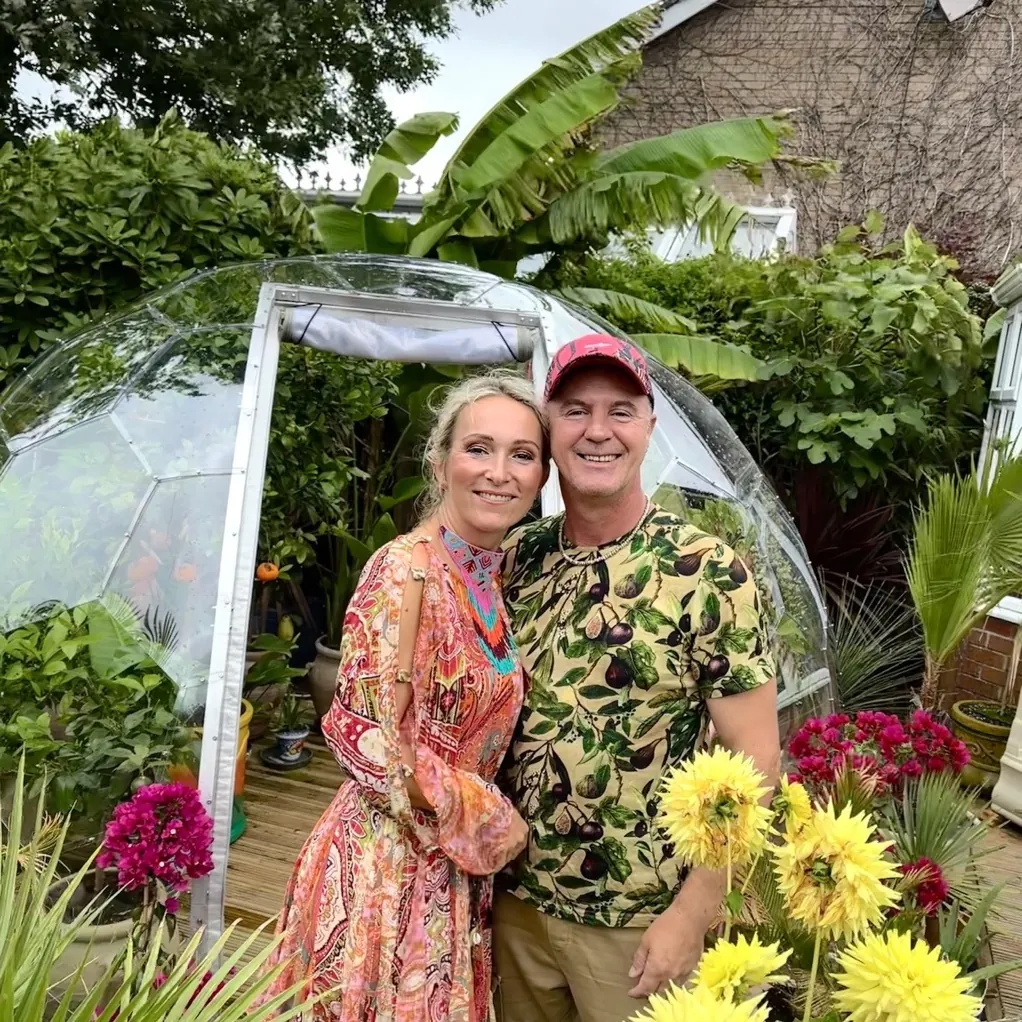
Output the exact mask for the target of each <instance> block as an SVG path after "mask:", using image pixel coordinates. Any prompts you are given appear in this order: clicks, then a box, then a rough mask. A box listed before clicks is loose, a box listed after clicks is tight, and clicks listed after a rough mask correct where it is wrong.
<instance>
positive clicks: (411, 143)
mask: <svg viewBox="0 0 1022 1022" xmlns="http://www.w3.org/2000/svg"><path fill="white" fill-rule="evenodd" d="M457 128H458V115H457V114H450V113H440V112H433V113H423V114H416V115H415V116H414V117H412V118H410V119H409V120H407V121H404V122H403V123H401V124H399V125H398V126H397V127H396V128H394V130H393V131H391V132H390V133H389V134H388V135H387V137H386V138H385V139H384V140H383V142H382V143H381V144H380V148H379V149H378V150H377V151H376V155H375V156H374V157H373V162H372V164H371V165H370V167H369V173H368V174H366V180H365V184H364V185H363V186H362V194H361V195H360V196H359V198H358V202H356V203H355V208H356V209H358V210H361V211H362V212H365V213H369V212H372V211H374V210H390V209H392V208H393V206H394V200H395V199H396V198H397V196H398V192H399V191H400V188H401V181H402V180H404V181H407V180H409V179H410V178H411V176H412V171H411V169H410V168H412V167H414V166H415V164H416V163H418V162H419V160H421V159H422V157H423V156H425V155H426V154H427V153H428V152H429V151H430V150H431V149H432V148H433V147H434V146H435V145H436V144H437V142H439V141H440V139H441V138H443V137H444V136H445V135H450V134H452V133H453V132H454V131H456V130H457Z"/></svg>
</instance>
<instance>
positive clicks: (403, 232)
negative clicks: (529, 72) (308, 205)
mask: <svg viewBox="0 0 1022 1022" xmlns="http://www.w3.org/2000/svg"><path fill="white" fill-rule="evenodd" d="M312 218H313V220H315V222H316V229H317V230H318V231H319V236H320V239H321V240H322V242H323V247H324V248H325V249H326V250H327V251H328V252H376V253H380V254H382V255H403V254H404V253H405V252H406V251H407V250H408V238H409V234H410V229H409V228H410V225H409V223H408V221H407V220H405V219H404V218H403V217H397V218H395V219H393V220H387V219H385V218H383V217H381V216H377V215H376V214H375V213H363V212H362V211H361V210H357V209H348V208H347V207H346V206H339V205H323V206H316V207H314V208H313V210H312Z"/></svg>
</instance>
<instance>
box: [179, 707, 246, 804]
mask: <svg viewBox="0 0 1022 1022" xmlns="http://www.w3.org/2000/svg"><path fill="white" fill-rule="evenodd" d="M253 711H254V707H253V706H252V704H251V703H250V702H249V701H248V700H247V699H242V700H241V717H240V718H239V720H238V744H237V747H236V751H235V763H234V794H235V796H240V795H242V794H243V793H244V791H245V759H246V757H247V756H248V739H249V728H250V726H251V724H252V713H253ZM193 732H194V733H193V739H192V756H191V757H190V759H191V761H192V763H194V764H195V765H196V767H197V764H198V762H199V753H200V750H201V749H202V728H201V727H197V728H194V729H193ZM167 773H168V774H169V776H170V779H171V780H172V781H176V782H178V783H180V784H187V785H188V786H189V787H191V788H197V787H198V786H199V779H198V777H197V776H196V773H195V769H194V768H193V766H192V765H189V764H188V763H175V764H172V765H171V767H170V769H169V770H168V771H167Z"/></svg>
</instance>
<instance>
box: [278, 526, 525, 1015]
mask: <svg viewBox="0 0 1022 1022" xmlns="http://www.w3.org/2000/svg"><path fill="white" fill-rule="evenodd" d="M426 539H427V537H425V536H424V535H422V534H418V535H415V534H411V535H407V536H402V537H399V538H398V539H396V540H395V541H394V542H393V543H391V544H389V545H388V546H385V547H383V548H382V549H381V550H379V551H377V553H376V554H374V556H373V558H372V559H371V561H370V562H369V564H368V565H367V566H366V568H365V570H364V572H363V574H362V578H361V580H360V582H359V586H358V589H357V590H356V592H355V595H354V597H353V598H352V601H351V603H350V605H349V607H348V610H347V613H346V615H345V619H344V637H343V640H342V646H341V667H340V670H339V673H338V688H337V694H336V696H335V698H334V702H333V705H332V707H331V709H330V712H329V713H328V714H327V716H326V717H325V718H324V720H323V734H324V737H325V738H326V741H327V743H328V744H329V746H330V749H331V750H332V751H333V753H334V755H335V756H336V758H337V761H338V762H339V763H340V765H341V767H342V768H343V769H344V771H345V773H346V774H347V775H348V778H349V779H348V780H346V781H345V782H344V783H343V784H342V786H341V788H340V790H339V791H338V793H337V796H336V797H335V798H334V801H333V803H332V804H331V806H330V808H329V809H327V811H326V812H325V813H324V814H323V816H322V818H321V819H320V821H319V823H318V824H317V826H316V828H315V830H314V831H313V832H312V834H311V835H310V837H309V838H308V840H307V841H306V843H305V847H304V848H303V849H302V852H301V854H300V856H299V858H298V861H297V863H296V865H295V870H294V873H293V875H292V878H291V881H290V884H289V885H288V889H287V893H286V895H285V900H284V907H283V911H282V913H281V918H280V922H279V924H278V933H282V934H283V935H284V939H283V943H282V945H281V946H280V948H279V949H278V950H277V951H276V952H275V955H274V961H275V962H276V963H280V962H285V961H286V962H287V963H288V964H287V967H286V969H285V971H284V973H283V975H282V976H281V977H280V979H279V980H277V981H276V982H275V984H274V987H273V990H271V991H269V995H270V996H272V995H274V994H278V993H281V992H283V991H284V990H286V989H288V988H289V987H290V986H292V985H294V984H296V983H303V984H304V987H303V990H304V992H305V994H306V995H308V994H319V993H322V992H323V991H326V990H336V991H337V992H336V994H331V995H329V996H328V997H327V998H326V999H325V1000H324V1001H322V1002H321V1003H320V1004H318V1005H317V1006H316V1008H315V1009H314V1017H315V1019H316V1020H317V1022H319V1020H330V1022H487V1020H489V1019H491V1018H492V1000H491V996H490V983H491V973H492V952H491V939H490V910H491V900H492V875H493V874H494V873H495V872H496V871H497V870H499V869H500V868H501V867H502V866H504V864H505V863H506V862H507V860H508V858H509V855H510V850H509V834H510V826H511V821H512V819H513V809H512V807H511V804H510V803H509V802H508V800H507V799H506V798H505V797H504V796H503V795H502V794H501V793H500V792H499V790H498V789H497V787H496V786H495V785H494V784H493V783H492V782H493V779H494V777H495V775H496V772H497V769H498V767H499V765H500V763H501V760H502V759H503V756H504V753H505V752H506V750H507V748H508V744H509V742H510V740H511V736H512V732H513V730H514V727H515V723H516V721H517V719H518V714H519V710H520V709H521V704H522V673H521V668H520V666H519V665H518V658H517V656H516V655H512V656H509V657H508V658H507V663H508V665H509V669H508V670H506V671H501V670H499V669H498V666H495V664H494V658H493V657H492V655H487V652H486V650H487V644H486V643H485V642H482V641H480V639H481V637H480V635H479V634H478V625H477V623H476V622H475V617H477V615H473V613H472V606H471V605H470V592H469V588H468V587H466V585H465V584H464V583H463V582H462V580H461V578H460V577H459V576H458V574H457V573H456V571H454V570H451V571H448V569H447V565H446V563H445V562H444V561H443V560H442V558H441V557H440V556H439V555H438V554H437V553H436V552H435V551H434V550H433V549H432V547H431V546H430V547H428V549H429V567H428V569H427V571H426V576H425V581H424V582H423V590H422V609H421V616H420V621H419V630H418V635H417V639H416V644H415V654H414V659H413V669H412V673H411V684H412V687H413V696H412V702H411V704H410V706H409V708H408V711H407V712H406V713H405V714H404V717H403V720H402V721H398V720H397V719H396V717H397V711H396V702H395V687H396V685H397V684H398V683H399V682H398V622H399V615H400V613H401V606H402V599H403V594H404V589H405V583H406V580H407V579H408V577H409V573H410V570H411V562H412V550H413V548H414V546H415V544H416V543H418V542H425V541H426ZM499 599H500V597H499V593H498V595H497V600H498V601H499ZM499 613H500V615H501V617H502V618H504V620H505V621H506V613H505V610H504V607H503V603H499ZM507 634H508V635H510V630H509V629H508V630H507ZM509 641H510V639H509ZM511 652H512V653H513V652H514V650H513V647H512V649H511ZM402 738H403V739H404V740H405V743H406V745H411V746H412V747H414V749H415V761H416V762H415V769H414V776H415V780H416V782H417V783H418V785H419V787H420V788H421V790H422V792H423V794H424V795H425V796H426V799H427V800H428V801H429V803H430V804H431V805H432V806H434V807H435V808H436V812H435V813H434V812H426V811H423V810H420V809H415V808H413V807H412V806H411V804H410V802H409V798H408V791H407V788H406V787H405V774H404V764H403V762H402V759H401V749H400V740H401V739H402Z"/></svg>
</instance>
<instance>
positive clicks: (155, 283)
mask: <svg viewBox="0 0 1022 1022" xmlns="http://www.w3.org/2000/svg"><path fill="white" fill-rule="evenodd" d="M312 250H313V234H312V228H311V220H310V218H309V215H308V211H307V210H306V209H305V207H304V206H303V205H302V203H301V202H300V201H299V200H298V199H297V197H295V196H294V195H293V194H292V193H291V192H289V191H288V190H287V189H285V188H284V187H283V185H282V184H281V182H280V180H279V179H278V177H277V175H276V172H275V171H274V170H273V168H272V167H271V166H270V165H269V164H268V163H266V162H264V161H263V160H261V159H260V158H258V157H256V156H254V155H251V154H247V153H245V152H242V151H241V150H238V149H235V148H232V147H230V146H226V145H218V144H216V143H214V142H212V141H211V140H210V139H209V138H207V137H206V136H205V135H202V134H199V133H198V132H194V131H189V130H187V129H186V128H185V127H184V126H183V125H182V124H181V122H180V121H179V120H178V119H177V117H176V116H174V115H168V116H167V117H166V118H164V120H163V121H162V122H161V123H160V125H159V126H158V127H157V128H156V129H155V130H154V131H152V132H149V133H146V132H143V131H140V130H134V129H126V128H122V127H121V126H120V125H118V124H117V123H116V122H114V121H110V122H107V123H105V124H103V125H101V126H100V127H98V128H96V129H95V130H93V131H90V132H88V133H82V134H73V133H62V134H59V135H57V136H56V137H55V138H40V139H37V140H36V141H34V142H32V143H31V144H30V145H28V146H27V147H26V148H24V149H15V148H14V147H13V146H11V145H5V146H3V147H2V148H0V391H2V390H4V389H6V387H7V386H8V385H9V384H10V383H12V382H13V380H14V378H15V377H16V376H17V375H18V373H19V372H20V370H22V369H23V368H24V367H25V366H26V365H27V364H28V363H29V362H31V361H32V360H33V359H34V358H35V357H36V356H37V355H38V354H39V353H40V351H42V350H43V349H45V348H46V347H47V346H48V345H49V344H51V343H52V342H53V341H55V340H56V339H57V338H59V337H61V336H62V335H65V334H67V333H69V332H70V331H72V330H75V329H77V328H79V327H81V326H83V325H85V324H87V323H89V322H91V321H92V320H95V319H97V318H99V317H101V316H103V315H105V314H106V313H108V312H110V311H111V310H115V309H118V308H121V307H123V306H125V305H128V304H130V303H131V302H134V301H136V300H137V299H138V298H140V297H141V296H143V295H144V294H146V293H147V292H149V291H153V290H155V289H157V288H160V287H164V286H165V285H167V284H171V283H173V282H174V281H176V280H178V279H180V278H182V277H184V276H186V275H188V274H190V273H192V272H194V271H195V270H199V269H205V268H208V267H211V266H215V265H217V264H221V263H232V262H239V261H243V260H251V259H261V258H270V257H274V256H287V255H299V254H303V253H307V252H311V251H312Z"/></svg>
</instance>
